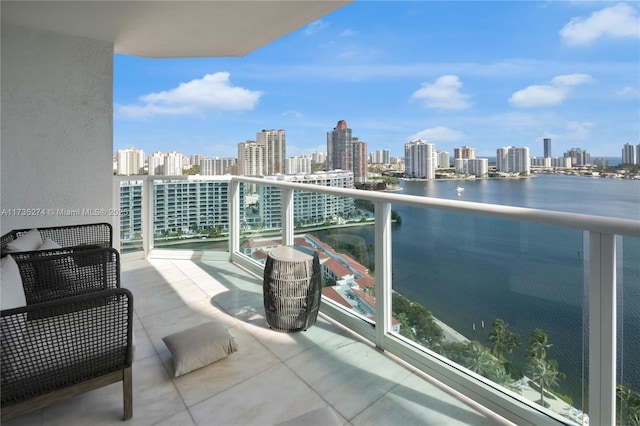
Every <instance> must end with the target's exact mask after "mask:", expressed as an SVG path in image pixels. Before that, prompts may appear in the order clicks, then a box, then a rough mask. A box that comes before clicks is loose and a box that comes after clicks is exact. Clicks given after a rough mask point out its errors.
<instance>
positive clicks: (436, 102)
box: [411, 75, 471, 109]
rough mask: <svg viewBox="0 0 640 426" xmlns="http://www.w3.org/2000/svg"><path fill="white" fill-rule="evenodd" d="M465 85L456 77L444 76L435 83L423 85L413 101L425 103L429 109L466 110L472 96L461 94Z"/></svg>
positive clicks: (413, 96)
mask: <svg viewBox="0 0 640 426" xmlns="http://www.w3.org/2000/svg"><path fill="white" fill-rule="evenodd" d="M462 86H463V84H462V82H461V81H460V79H459V78H458V76H456V75H443V76H441V77H438V79H437V80H436V81H435V82H434V83H429V84H428V83H422V87H421V88H420V89H418V90H417V91H415V92H414V93H413V95H411V98H412V99H419V100H422V101H424V105H425V106H426V107H427V108H438V109H465V108H469V107H470V106H471V104H469V102H467V99H468V98H469V97H470V95H467V94H465V93H461V92H460V89H461V88H462Z"/></svg>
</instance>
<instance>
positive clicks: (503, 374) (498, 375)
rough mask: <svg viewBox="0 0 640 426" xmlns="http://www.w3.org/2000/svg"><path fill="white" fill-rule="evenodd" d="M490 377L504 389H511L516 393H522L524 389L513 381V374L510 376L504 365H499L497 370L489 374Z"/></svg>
mask: <svg viewBox="0 0 640 426" xmlns="http://www.w3.org/2000/svg"><path fill="white" fill-rule="evenodd" d="M488 377H489V379H491V380H493V381H494V382H495V383H497V384H499V385H500V386H502V387H505V388H507V389H510V390H512V391H514V392H518V393H521V392H522V387H521V386H519V385H518V383H516V381H515V380H513V377H511V374H509V372H508V371H507V370H506V369H505V368H504V366H503V365H497V366H496V368H495V369H494V370H493V371H492V372H490V373H489V376H488Z"/></svg>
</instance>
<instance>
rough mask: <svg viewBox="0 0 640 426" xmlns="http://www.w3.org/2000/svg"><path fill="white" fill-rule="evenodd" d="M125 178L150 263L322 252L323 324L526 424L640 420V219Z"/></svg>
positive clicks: (310, 188)
mask: <svg viewBox="0 0 640 426" xmlns="http://www.w3.org/2000/svg"><path fill="white" fill-rule="evenodd" d="M118 179H120V180H121V181H122V182H121V183H120V185H118V188H119V189H120V191H121V193H120V200H121V203H123V202H129V201H127V200H129V198H128V197H130V195H129V194H130V193H133V194H137V195H135V196H134V197H138V204H139V205H140V206H141V209H142V211H141V212H140V213H139V214H138V217H140V218H141V220H142V223H141V224H139V228H140V229H141V230H142V231H141V237H142V240H143V243H142V247H143V249H144V251H145V253H149V251H150V250H151V249H152V248H154V247H155V248H163V247H172V248H189V249H198V250H201V249H202V250H206V249H212V248H220V247H224V248H226V249H227V250H228V251H229V258H230V261H232V262H236V263H239V264H241V265H242V266H244V267H246V268H248V269H249V270H252V271H254V272H255V273H256V274H261V273H262V268H263V265H264V258H265V257H266V253H267V252H268V250H269V249H270V248H273V247H276V246H278V245H282V244H286V245H293V244H298V245H303V246H308V247H312V248H313V249H315V250H316V251H317V252H318V253H319V257H320V260H321V264H322V273H323V286H324V288H323V296H324V297H323V305H322V311H323V312H324V313H325V314H327V315H329V316H330V317H332V318H333V319H335V320H336V321H339V322H340V323H342V324H343V325H345V326H346V327H348V328H350V329H351V330H353V331H355V332H357V333H359V334H360V335H362V336H363V337H365V338H367V339H369V340H371V341H372V342H373V343H374V344H375V345H376V346H378V347H379V348H381V349H384V350H386V351H388V352H390V353H392V354H394V355H395V356H397V357H399V358H400V359H402V360H404V361H406V362H407V363H409V364H411V365H413V366H414V367H416V368H418V369H420V370H422V371H424V372H426V373H428V374H430V375H432V376H433V377H435V378H436V379H439V380H441V381H443V382H444V383H446V384H448V385H449V386H451V387H453V388H454V389H456V390H458V391H460V392H462V393H463V394H465V395H467V396H469V397H470V398H472V399H474V400H476V401H478V402H479V403H480V404H482V405H484V406H486V407H487V408H489V409H491V410H493V411H495V412H497V413H498V414H500V415H502V416H504V417H506V418H508V419H510V420H511V421H514V422H515V423H518V424H520V423H531V424H558V423H565V424H586V423H587V422H589V423H590V424H615V423H616V422H618V424H636V423H634V421H637V418H635V417H633V416H637V413H638V406H637V405H638V400H639V399H640V398H638V396H637V392H638V390H639V389H640V383H637V381H638V377H639V376H640V374H639V372H638V371H637V369H638V365H640V363H637V362H634V361H633V360H634V359H635V358H634V357H635V356H637V354H636V353H634V350H633V348H638V347H639V345H640V342H638V340H639V339H640V329H638V326H637V324H638V323H639V322H638V319H639V318H638V309H637V306H635V305H633V303H637V301H638V300H640V293H639V291H640V290H639V287H638V286H639V283H640V271H639V269H640V266H639V265H640V262H638V259H639V253H640V243H639V241H640V238H639V237H640V222H639V221H637V220H627V219H613V218H604V217H594V216H585V215H578V214H571V213H559V212H550V211H542V210H533V209H524V208H518V207H508V206H498V205H490V204H480V203H469V202H462V201H458V200H444V199H436V198H427V197H419V196H411V195H404V194H386V193H379V192H369V191H357V190H354V189H345V188H339V187H332V186H331V185H328V184H322V185H310V184H303V183H298V182H289V181H284V180H271V179H261V178H249V177H238V176H234V177H232V178H231V177H228V176H226V177H211V178H199V177H189V178H186V177H175V178H174V177H171V178H170V180H168V181H167V180H161V179H159V178H154V177H140V180H138V181H136V180H127V181H125V180H123V179H122V178H118ZM124 182H128V184H132V182H133V185H138V183H139V182H141V183H140V185H141V189H140V190H138V189H135V188H134V189H131V188H126V186H127V184H125V183H124ZM163 185H165V186H167V191H166V192H163V191H165V190H164V189H163V188H162V186H163ZM180 186H182V187H183V188H180ZM150 194H153V197H151V198H152V199H150V198H149V195H150ZM180 194H183V195H180ZM138 204H136V206H137V205H138ZM131 205H133V204H131ZM120 207H122V205H121V206H120ZM134 214H137V213H136V212H134ZM131 226H132V224H131V222H130V221H127V220H125V219H124V218H122V220H121V223H120V227H121V229H120V235H122V236H130V235H132V232H131V229H130V227H131ZM172 227H173V228H172ZM179 229H181V231H178V230H179ZM169 230H170V231H171V232H173V233H174V235H173V237H178V240H177V241H172V239H171V238H168V239H167V238H165V237H166V236H167V235H166V234H164V235H163V232H167V231H169ZM180 233H181V234H180ZM175 234H180V235H175ZM192 234H194V235H198V238H193V241H192V242H189V243H187V242H181V241H180V238H179V237H186V236H188V235H192ZM150 236H153V238H151V237H150ZM190 239H192V238H182V240H183V241H184V240H190ZM174 240H175V238H174ZM213 240H215V241H213ZM214 242H215V244H218V245H217V246H216V245H215V244H214ZM125 243H126V244H130V242H129V240H127V239H125V238H123V240H122V242H121V244H122V245H123V247H124V246H125ZM634 301H635V302H634ZM616 384H618V386H617V387H616ZM634 404H635V405H634ZM634 410H635V411H634Z"/></svg>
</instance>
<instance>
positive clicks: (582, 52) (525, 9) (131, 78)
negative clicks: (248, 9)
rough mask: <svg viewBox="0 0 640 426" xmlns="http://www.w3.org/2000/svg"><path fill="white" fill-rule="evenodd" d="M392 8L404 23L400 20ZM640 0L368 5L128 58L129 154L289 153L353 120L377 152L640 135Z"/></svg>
mask: <svg viewBox="0 0 640 426" xmlns="http://www.w3.org/2000/svg"><path fill="white" fill-rule="evenodd" d="M391 17H393V19H390V18H391ZM639 27H640V25H639V18H638V5H637V3H624V2H621V3H602V2H597V3H587V2H584V3H583V2H539V3H535V2H491V3H485V2H355V3H352V4H349V5H347V6H345V7H343V8H341V9H339V10H338V11H336V12H334V13H332V14H330V15H328V16H326V17H325V18H323V19H321V20H319V21H316V22H314V23H312V24H310V25H308V26H306V27H304V28H302V29H300V30H298V31H296V32H293V33H291V34H289V35H286V36H284V37H283V38H281V39H279V40H277V41H275V42H274V43H271V44H269V45H268V46H265V47H263V48H261V49H258V50H257V51H256V52H253V53H251V54H249V55H247V56H246V57H243V58H201V59H171V60H168V59H167V60H157V59H153V60H152V59H144V58H132V57H125V56H122V55H116V56H115V57H114V104H115V105H114V150H117V149H121V148H126V147H128V146H131V145H134V146H137V147H140V148H141V149H144V150H145V151H147V152H151V151H157V150H161V151H168V150H172V149H175V150H179V151H182V152H185V153H190V154H196V153H197V154H201V155H203V156H205V157H229V156H234V152H235V150H236V147H237V144H238V143H240V142H243V141H245V140H247V139H252V138H253V136H254V135H255V132H256V131H259V130H260V129H284V130H286V132H287V156H297V155H301V154H305V153H312V152H316V151H324V150H325V148H324V147H325V146H326V132H327V131H330V130H331V129H332V128H333V127H334V125H335V123H336V122H337V121H339V120H346V121H347V122H348V123H349V126H350V127H351V128H352V129H353V136H354V137H357V138H359V139H360V140H362V141H365V142H366V143H367V144H368V150H369V152H374V151H376V150H380V149H390V150H391V155H392V156H402V150H403V147H404V144H405V143H407V142H409V141H410V140H412V139H418V138H421V139H425V140H427V141H429V142H431V143H435V144H436V145H437V146H438V148H439V149H442V150H445V151H452V150H453V148H454V147H457V146H462V145H469V146H474V147H476V150H477V155H478V156H493V155H495V154H494V153H495V148H496V147H499V146H507V145H513V146H529V147H531V149H532V151H531V155H533V156H543V142H542V141H543V139H544V138H551V139H552V140H553V144H554V152H555V153H559V152H565V151H567V150H569V149H571V148H575V147H581V148H583V149H585V150H588V151H589V152H591V153H592V155H593V156H594V157H596V156H619V155H620V147H621V146H622V145H624V144H625V143H632V144H634V145H635V144H637V143H638V142H639V141H638V135H639V134H640V123H638V119H637V117H638V115H639V114H640V105H639V102H638V101H639V99H640V98H639V88H638V76H639V75H640V72H639V67H640V65H639V63H640V61H639V57H640V54H639V53H638V52H639V51H640V49H639V45H640V43H639V40H640V35H639V34H640V30H638V28H639Z"/></svg>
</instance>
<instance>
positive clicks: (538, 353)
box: [527, 328, 553, 359]
mask: <svg viewBox="0 0 640 426" xmlns="http://www.w3.org/2000/svg"><path fill="white" fill-rule="evenodd" d="M551 346H553V345H552V344H551V343H549V336H547V333H545V332H544V331H542V330H541V329H539V328H536V329H535V330H533V332H532V333H531V335H530V336H529V351H528V352H527V356H528V357H529V358H530V359H545V358H546V357H547V349H549V348H550V347H551Z"/></svg>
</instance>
